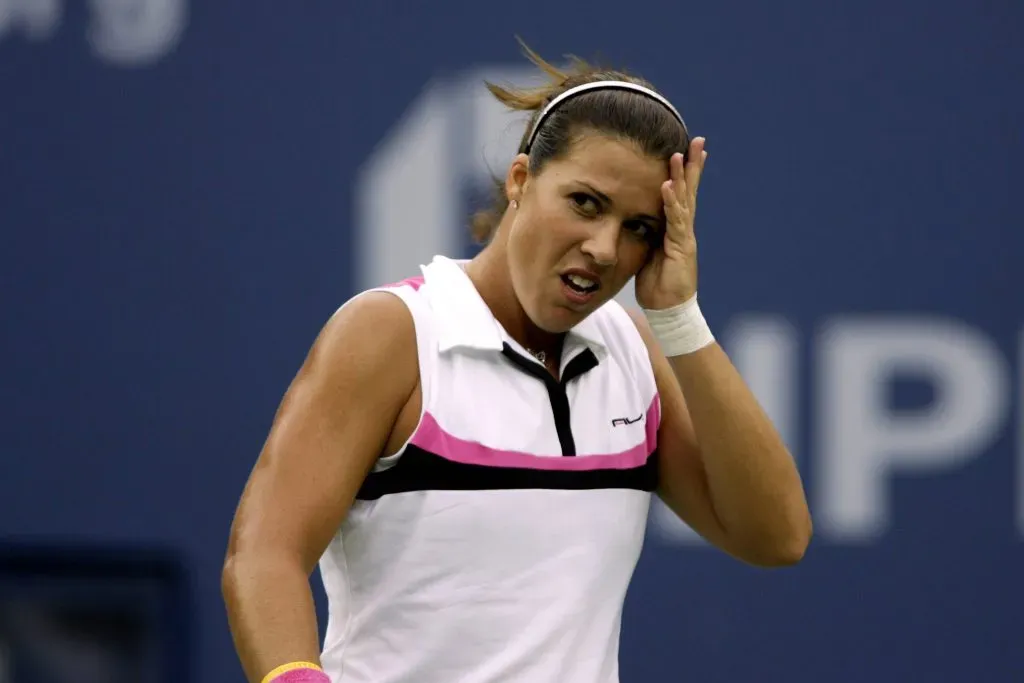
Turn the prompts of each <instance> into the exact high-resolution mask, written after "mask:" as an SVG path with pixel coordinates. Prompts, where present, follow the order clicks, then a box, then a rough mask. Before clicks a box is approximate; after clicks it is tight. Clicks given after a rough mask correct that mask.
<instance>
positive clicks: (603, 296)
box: [506, 132, 669, 333]
mask: <svg viewBox="0 0 1024 683" xmlns="http://www.w3.org/2000/svg"><path fill="white" fill-rule="evenodd" d="M528 163H529V160H528V158H527V157H526V155H520V156H519V157H517V158H516V160H515V161H514V162H513V164H512V167H511V168H510V170H509V176H508V180H507V185H506V187H507V189H508V192H509V194H510V196H511V197H513V198H515V199H516V200H517V202H518V205H519V206H518V208H517V209H513V210H512V211H513V212H514V215H513V216H512V224H511V227H510V228H509V233H508V242H507V253H508V259H509V271H510V273H511V277H512V286H513V288H514V289H515V292H516V296H517V298H518V299H519V302H520V305H521V306H522V307H523V309H524V311H525V312H526V314H527V315H528V316H529V318H530V319H531V320H532V321H533V323H534V324H535V325H537V326H538V327H539V328H541V329H542V330H545V331H547V332H551V333H560V332H565V331H567V330H569V329H570V328H572V327H574V326H575V325H576V324H578V323H579V322H580V321H582V320H583V319H584V318H585V317H586V316H587V315H589V314H590V313H592V312H593V311H595V310H596V309H597V308H599V307H600V306H601V305H603V304H604V303H606V302H607V301H608V300H609V299H611V298H613V297H614V296H615V295H616V294H618V293H619V291H620V290H621V289H622V287H623V286H625V284H626V283H627V282H629V279H630V278H631V277H633V276H634V275H636V273H637V271H639V270H640V268H641V267H642V266H643V265H644V264H645V263H646V262H647V259H648V256H649V253H650V250H651V249H652V248H654V247H652V243H655V244H656V243H658V241H659V236H660V233H661V232H662V230H663V225H664V207H663V203H662V199H661V185H662V183H664V182H665V181H666V180H667V179H668V177H669V166H668V162H666V161H664V160H661V159H656V158H653V157H650V156H647V155H645V154H643V153H642V152H641V151H640V150H639V149H638V148H637V146H636V145H635V144H633V143H632V142H630V141H628V140H623V139H622V138H618V137H613V136H609V135H606V134H602V133H597V132H593V133H586V134H584V135H581V136H580V137H578V138H577V140H576V141H575V142H574V144H573V145H572V147H571V148H570V149H569V151H568V153H567V154H565V155H564V156H563V157H562V158H559V159H555V160H551V161H549V162H548V163H547V164H546V165H545V166H544V167H543V168H542V170H541V172H540V173H539V174H537V175H536V176H533V175H530V174H529V172H528V166H527V165H528Z"/></svg>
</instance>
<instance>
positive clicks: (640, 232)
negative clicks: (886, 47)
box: [626, 221, 651, 239]
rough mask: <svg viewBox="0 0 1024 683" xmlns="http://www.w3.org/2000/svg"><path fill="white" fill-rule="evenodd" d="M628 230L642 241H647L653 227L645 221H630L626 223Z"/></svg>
mask: <svg viewBox="0 0 1024 683" xmlns="http://www.w3.org/2000/svg"><path fill="white" fill-rule="evenodd" d="M626 229H627V230H629V231H630V232H632V233H633V234H635V235H636V236H637V237H639V238H641V239H647V238H648V237H650V234H651V226H649V225H648V224H647V223H644V222H643V221H630V222H629V223H626Z"/></svg>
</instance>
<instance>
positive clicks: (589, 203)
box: [569, 192, 600, 215]
mask: <svg viewBox="0 0 1024 683" xmlns="http://www.w3.org/2000/svg"><path fill="white" fill-rule="evenodd" d="M569 199H570V201H572V205H573V208H574V209H576V210H577V211H579V212H581V213H584V214H587V215H593V214H595V213H597V210H598V209H599V208H600V206H599V205H598V203H597V200H595V199H594V198H593V197H591V196H590V195H589V194H586V193H584V192H573V193H572V194H571V195H569Z"/></svg>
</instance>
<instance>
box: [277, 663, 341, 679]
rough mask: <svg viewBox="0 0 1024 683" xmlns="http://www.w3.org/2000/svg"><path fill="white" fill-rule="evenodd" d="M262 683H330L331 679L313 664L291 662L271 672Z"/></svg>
mask: <svg viewBox="0 0 1024 683" xmlns="http://www.w3.org/2000/svg"><path fill="white" fill-rule="evenodd" d="M263 683H331V679H330V678H329V677H328V676H327V674H325V673H324V672H323V670H322V669H321V668H320V667H318V666H317V665H315V664H310V663H308V662H293V663H292V664H285V665H284V666H279V667H277V668H276V669H274V670H273V671H271V672H270V673H269V674H267V675H266V677H265V678H264V679H263Z"/></svg>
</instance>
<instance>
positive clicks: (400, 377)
mask: <svg viewBox="0 0 1024 683" xmlns="http://www.w3.org/2000/svg"><path fill="white" fill-rule="evenodd" d="M416 347H417V345H416V325H415V321H414V318H413V313H412V311H411V310H410V308H409V306H408V304H407V303H406V302H405V301H404V300H403V298H401V297H399V296H397V295H396V294H395V293H393V292H391V291H387V290H384V289H374V290H368V291H365V292H361V293H359V294H357V295H356V296H354V297H352V298H351V299H349V300H348V301H346V302H345V303H344V304H343V305H342V306H341V307H340V308H338V309H337V310H336V311H335V312H334V314H333V315H331V317H330V318H329V319H328V320H327V322H326V323H325V324H324V325H323V327H322V329H321V330H320V333H319V334H318V335H317V338H316V340H315V341H314V343H313V346H312V348H311V350H310V352H309V357H308V358H307V360H306V365H307V369H308V370H310V371H313V372H316V374H318V375H320V376H321V377H325V378H331V377H333V378H335V379H337V380H338V384H337V385H336V386H339V388H341V387H342V386H343V385H347V386H349V387H351V386H352V384H353V382H357V383H358V384H365V383H374V382H375V381H377V380H382V379H384V380H385V381H388V382H390V383H392V384H393V385H394V386H395V390H396V391H399V392H401V391H403V390H405V389H404V385H406V384H408V385H409V386H414V385H415V384H416V382H417V378H418V374H419V372H418V369H419V363H418V358H417V348H416ZM375 378H376V379H375ZM342 380H344V381H342Z"/></svg>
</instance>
